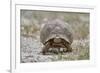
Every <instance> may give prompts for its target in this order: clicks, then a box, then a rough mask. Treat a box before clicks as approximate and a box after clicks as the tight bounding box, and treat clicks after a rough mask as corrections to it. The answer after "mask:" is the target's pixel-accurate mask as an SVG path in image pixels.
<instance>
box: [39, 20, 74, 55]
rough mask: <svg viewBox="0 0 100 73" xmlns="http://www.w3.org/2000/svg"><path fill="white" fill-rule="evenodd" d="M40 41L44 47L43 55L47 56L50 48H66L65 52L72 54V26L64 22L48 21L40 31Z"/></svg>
mask: <svg viewBox="0 0 100 73" xmlns="http://www.w3.org/2000/svg"><path fill="white" fill-rule="evenodd" d="M40 41H41V43H42V44H43V45H44V47H43V48H42V53H43V54H46V52H48V50H49V48H58V49H59V52H60V48H66V49H65V50H63V52H72V47H71V44H72V42H73V36H72V33H71V31H70V26H69V24H68V23H65V22H64V21H62V20H59V19H54V20H49V21H47V22H46V23H45V24H44V25H43V26H42V27H41V30H40Z"/></svg>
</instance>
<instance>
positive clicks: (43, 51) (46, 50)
mask: <svg viewBox="0 0 100 73" xmlns="http://www.w3.org/2000/svg"><path fill="white" fill-rule="evenodd" d="M49 47H50V45H49V43H47V44H46V45H45V46H44V47H43V49H42V53H43V55H45V54H46V52H48V49H49Z"/></svg>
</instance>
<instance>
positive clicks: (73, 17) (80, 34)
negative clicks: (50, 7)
mask: <svg viewBox="0 0 100 73" xmlns="http://www.w3.org/2000/svg"><path fill="white" fill-rule="evenodd" d="M20 15H21V16H20V20H21V21H20V27H21V29H20V31H21V33H20V34H21V35H20V38H21V39H20V40H21V41H20V42H21V47H20V48H21V62H22V63H27V62H49V61H64V60H89V33H90V32H89V24H90V23H89V22H90V14H89V13H82V12H80V13H79V12H56V11H39V10H38V11H35V10H21V11H20ZM51 19H61V20H63V21H64V22H65V23H68V24H69V25H70V27H71V30H72V31H71V32H72V34H73V37H74V41H73V43H72V48H73V52H72V53H66V54H64V55H62V54H58V55H46V56H45V55H42V54H41V53H40V51H41V50H42V47H43V45H42V43H41V42H40V29H41V26H42V24H45V23H46V21H49V20H51Z"/></svg>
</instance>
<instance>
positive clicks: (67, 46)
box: [64, 44, 72, 52]
mask: <svg viewBox="0 0 100 73" xmlns="http://www.w3.org/2000/svg"><path fill="white" fill-rule="evenodd" d="M64 45H65V49H64V52H72V47H71V45H69V44H64Z"/></svg>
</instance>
